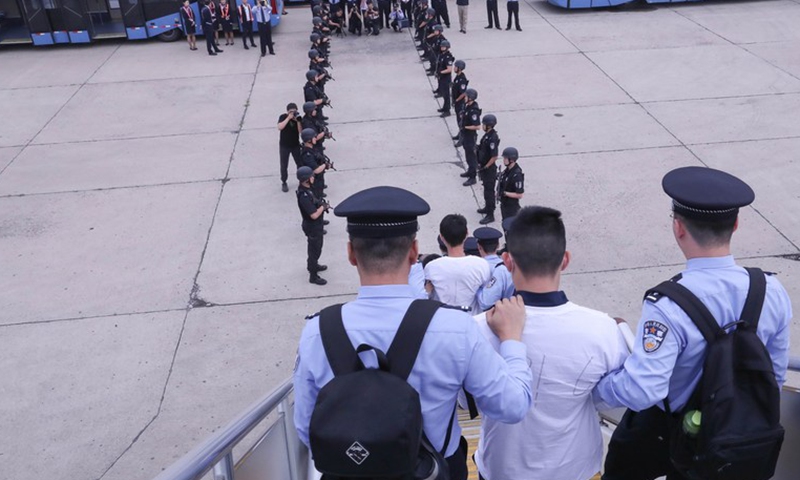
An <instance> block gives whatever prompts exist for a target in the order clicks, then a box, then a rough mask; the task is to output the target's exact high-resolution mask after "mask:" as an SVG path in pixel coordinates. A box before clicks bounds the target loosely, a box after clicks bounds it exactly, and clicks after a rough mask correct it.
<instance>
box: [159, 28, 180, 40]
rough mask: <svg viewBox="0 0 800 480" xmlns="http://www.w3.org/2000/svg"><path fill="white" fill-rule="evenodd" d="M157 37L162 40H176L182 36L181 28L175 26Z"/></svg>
mask: <svg viewBox="0 0 800 480" xmlns="http://www.w3.org/2000/svg"><path fill="white" fill-rule="evenodd" d="M156 38H158V39H159V40H161V41H162V42H174V41H176V40H178V39H179V38H181V29H180V28H173V29H172V30H169V31H167V32H164V33H162V34H161V35H159V36H158V37H156Z"/></svg>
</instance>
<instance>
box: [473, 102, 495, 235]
mask: <svg viewBox="0 0 800 480" xmlns="http://www.w3.org/2000/svg"><path fill="white" fill-rule="evenodd" d="M496 126H497V117H495V116H494V115H492V114H491V113H490V114H488V115H484V116H483V131H484V132H486V133H484V134H483V137H481V143H479V144H478V172H479V173H480V175H481V183H483V201H484V205H485V206H484V207H483V208H481V209H478V213H482V214H484V215H485V217H483V218H482V219H481V221H480V222H479V223H480V224H481V225H487V224H489V223H492V222H494V208H495V205H494V196H495V182H497V165H496V164H495V162H497V149H498V148H500V136H499V135H497V130H495V127H496Z"/></svg>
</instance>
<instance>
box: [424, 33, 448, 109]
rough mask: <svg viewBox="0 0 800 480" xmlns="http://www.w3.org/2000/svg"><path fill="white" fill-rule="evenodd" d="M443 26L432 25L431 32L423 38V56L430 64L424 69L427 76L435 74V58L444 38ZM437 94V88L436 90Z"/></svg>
mask: <svg viewBox="0 0 800 480" xmlns="http://www.w3.org/2000/svg"><path fill="white" fill-rule="evenodd" d="M442 32H444V27H443V26H441V25H434V26H433V27H432V28H431V33H430V35H428V36H427V37H426V39H425V58H426V59H427V60H428V63H429V64H430V68H428V69H427V70H426V73H427V74H428V76H429V77H432V76H434V75H436V59H437V58H438V57H439V53H441V51H440V47H439V45H440V44H441V41H442V40H444V39H445V38H444V35H443V34H442ZM423 61H424V60H423ZM437 95H438V90H437Z"/></svg>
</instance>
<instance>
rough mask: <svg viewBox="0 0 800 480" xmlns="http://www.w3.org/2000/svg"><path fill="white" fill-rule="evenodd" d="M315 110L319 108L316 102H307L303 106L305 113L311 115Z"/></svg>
mask: <svg viewBox="0 0 800 480" xmlns="http://www.w3.org/2000/svg"><path fill="white" fill-rule="evenodd" d="M315 108H317V105H316V104H315V103H314V102H306V103H304V104H303V112H305V113H311V112H313V111H314V109H315Z"/></svg>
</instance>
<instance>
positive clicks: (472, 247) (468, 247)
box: [464, 237, 480, 257]
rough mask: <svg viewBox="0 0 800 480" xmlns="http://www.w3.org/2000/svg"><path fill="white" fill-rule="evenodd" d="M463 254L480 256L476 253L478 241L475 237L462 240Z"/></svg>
mask: <svg viewBox="0 0 800 480" xmlns="http://www.w3.org/2000/svg"><path fill="white" fill-rule="evenodd" d="M464 253H466V254H467V255H475V256H476V257H477V256H480V252H479V251H478V239H477V238H475V237H467V238H466V239H465V240H464Z"/></svg>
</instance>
